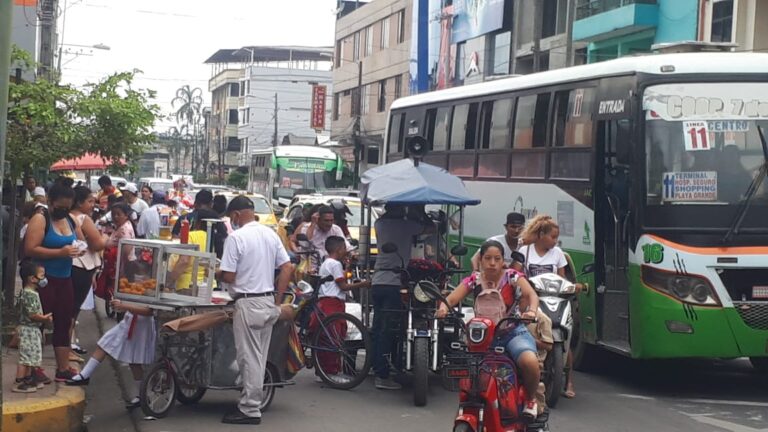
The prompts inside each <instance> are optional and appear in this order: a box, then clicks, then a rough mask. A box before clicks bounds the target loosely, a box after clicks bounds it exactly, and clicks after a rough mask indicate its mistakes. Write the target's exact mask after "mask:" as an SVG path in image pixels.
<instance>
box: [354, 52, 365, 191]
mask: <svg viewBox="0 0 768 432" xmlns="http://www.w3.org/2000/svg"><path fill="white" fill-rule="evenodd" d="M355 99H357V100H356V101H355V103H356V105H357V107H356V109H355V124H354V126H353V128H352V139H353V140H354V144H355V152H354V153H355V173H354V177H353V179H352V180H353V183H354V185H355V187H356V188H357V187H358V185H357V183H358V180H359V179H360V159H361V156H362V155H361V153H362V143H361V142H360V121H361V116H362V115H363V61H362V60H360V61H358V62H357V97H356V98H355Z"/></svg>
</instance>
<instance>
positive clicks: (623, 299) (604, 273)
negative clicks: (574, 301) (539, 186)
mask: <svg viewBox="0 0 768 432" xmlns="http://www.w3.org/2000/svg"><path fill="white" fill-rule="evenodd" d="M630 129H631V128H630V119H628V118H623V119H610V120H601V121H598V146H597V148H598V161H600V162H602V167H603V168H602V169H601V170H598V175H597V176H596V181H597V184H596V187H595V197H594V199H595V207H596V218H598V219H597V220H596V221H595V222H596V226H597V227H599V228H598V229H597V230H596V233H595V235H596V241H597V243H596V248H595V258H596V261H597V262H596V264H597V265H596V274H595V279H596V280H595V283H596V286H597V312H596V315H597V317H599V321H598V335H599V336H598V338H599V339H600V341H601V343H602V344H604V345H607V346H608V347H611V348H614V349H617V350H620V351H625V352H628V351H629V280H628V271H629V252H628V251H629V244H628V238H629V236H628V229H629V216H630V211H629V208H630V207H629V197H630V179H631V178H632V170H633V169H634V168H633V167H632V166H631V165H630V164H629V163H626V162H627V161H626V155H622V154H621V152H622V151H627V150H628V149H629V148H630V146H629V139H630Z"/></svg>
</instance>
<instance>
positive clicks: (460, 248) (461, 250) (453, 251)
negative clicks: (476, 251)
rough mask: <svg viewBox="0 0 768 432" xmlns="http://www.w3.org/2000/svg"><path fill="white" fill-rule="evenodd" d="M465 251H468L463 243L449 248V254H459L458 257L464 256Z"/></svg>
mask: <svg viewBox="0 0 768 432" xmlns="http://www.w3.org/2000/svg"><path fill="white" fill-rule="evenodd" d="M467 252H468V249H467V247H466V246H464V245H456V246H454V247H453V248H452V249H451V254H453V255H455V256H460V257H463V256H466V255H467Z"/></svg>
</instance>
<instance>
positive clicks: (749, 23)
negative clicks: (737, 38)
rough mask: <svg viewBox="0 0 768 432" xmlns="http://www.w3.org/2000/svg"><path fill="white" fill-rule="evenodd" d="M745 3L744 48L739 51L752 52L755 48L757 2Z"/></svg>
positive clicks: (751, 0)
mask: <svg viewBox="0 0 768 432" xmlns="http://www.w3.org/2000/svg"><path fill="white" fill-rule="evenodd" d="M746 1H747V5H746V6H747V13H746V15H745V16H746V22H745V23H744V46H743V47H741V49H743V50H745V51H752V50H753V49H754V48H755V20H756V19H757V15H756V12H757V0H746Z"/></svg>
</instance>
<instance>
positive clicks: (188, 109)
mask: <svg viewBox="0 0 768 432" xmlns="http://www.w3.org/2000/svg"><path fill="white" fill-rule="evenodd" d="M171 106H172V107H173V108H174V109H175V110H176V112H175V113H174V115H175V116H176V122H177V123H179V124H181V123H186V125H185V126H186V128H187V134H188V135H191V136H192V139H193V143H192V146H193V147H192V153H193V155H192V173H193V174H194V173H195V172H196V166H195V159H196V155H197V136H198V133H197V124H198V123H199V120H200V115H201V109H202V106H203V91H202V90H201V89H200V87H195V88H194V89H193V88H192V87H190V86H189V85H188V84H185V85H183V86H181V87H179V89H178V90H176V97H174V98H173V100H172V101H171ZM180 132H181V130H180ZM184 153H185V156H184V159H185V160H186V157H187V155H188V154H189V148H188V147H187V148H185V152H184Z"/></svg>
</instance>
